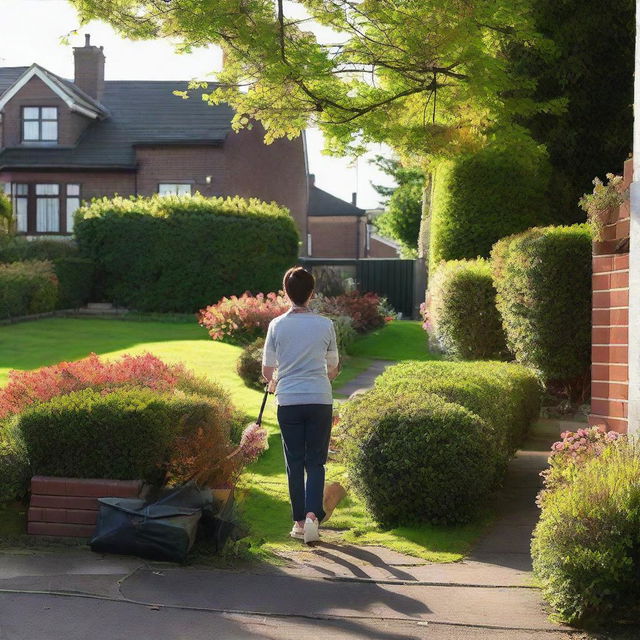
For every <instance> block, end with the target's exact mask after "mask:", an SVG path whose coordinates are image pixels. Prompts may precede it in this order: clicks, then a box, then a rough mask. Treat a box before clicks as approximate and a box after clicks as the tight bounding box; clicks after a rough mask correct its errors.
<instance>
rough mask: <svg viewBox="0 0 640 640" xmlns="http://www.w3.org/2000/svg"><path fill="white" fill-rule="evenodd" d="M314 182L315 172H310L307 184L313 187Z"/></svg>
mask: <svg viewBox="0 0 640 640" xmlns="http://www.w3.org/2000/svg"><path fill="white" fill-rule="evenodd" d="M315 184H316V174H315V173H310V174H309V186H311V187H313V186H315Z"/></svg>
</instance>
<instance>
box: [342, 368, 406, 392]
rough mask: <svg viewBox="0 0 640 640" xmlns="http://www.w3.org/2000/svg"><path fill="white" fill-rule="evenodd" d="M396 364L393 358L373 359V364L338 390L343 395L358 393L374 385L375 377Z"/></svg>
mask: <svg viewBox="0 0 640 640" xmlns="http://www.w3.org/2000/svg"><path fill="white" fill-rule="evenodd" d="M394 364H396V363H395V362H393V361H391V360H373V361H372V362H371V366H370V367H369V368H368V369H366V370H365V371H363V372H362V373H360V374H359V375H357V376H356V377H355V378H353V379H352V380H349V382H346V383H345V384H343V385H342V386H341V387H340V388H339V389H337V390H336V391H337V392H338V393H339V394H340V395H342V396H350V395H351V394H353V393H358V392H361V391H366V390H367V389H370V388H371V387H372V386H373V383H374V382H375V379H376V378H377V377H378V376H379V375H380V374H381V373H382V372H383V371H384V370H385V369H386V368H387V367H390V366H391V365H394Z"/></svg>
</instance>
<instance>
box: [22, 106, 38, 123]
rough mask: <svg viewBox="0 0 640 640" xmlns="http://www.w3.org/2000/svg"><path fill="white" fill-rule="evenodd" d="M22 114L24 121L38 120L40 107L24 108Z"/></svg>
mask: <svg viewBox="0 0 640 640" xmlns="http://www.w3.org/2000/svg"><path fill="white" fill-rule="evenodd" d="M22 113H23V114H24V119H25V120H38V118H40V107H25V108H24V111H23V112H22Z"/></svg>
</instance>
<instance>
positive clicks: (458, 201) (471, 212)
mask: <svg viewBox="0 0 640 640" xmlns="http://www.w3.org/2000/svg"><path fill="white" fill-rule="evenodd" d="M549 176H550V167H549V161H548V159H547V156H546V153H545V152H544V151H542V150H541V149H540V147H537V146H536V145H535V144H534V143H530V144H520V145H514V146H511V147H509V148H508V149H503V148H499V147H494V146H489V147H487V148H485V149H482V150H481V151H478V152H476V153H473V154H462V155H460V156H459V157H457V158H455V159H453V160H448V161H442V162H441V163H440V164H438V166H437V168H436V171H435V182H434V192H433V200H432V213H431V220H432V221H431V240H430V250H429V260H430V265H431V267H430V268H431V269H432V270H433V269H434V268H435V267H436V266H437V265H438V264H439V263H440V262H441V261H442V260H459V259H473V258H477V257H483V258H487V257H489V254H490V252H491V247H492V246H493V244H494V243H495V242H496V241H497V240H499V239H500V238H503V237H504V236H508V235H510V234H513V233H517V232H519V231H524V230H525V229H528V228H529V227H532V226H535V225H539V224H544V223H548V222H550V218H549V208H548V204H547V199H546V189H547V184H548V181H549Z"/></svg>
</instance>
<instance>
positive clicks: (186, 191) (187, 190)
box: [176, 184, 191, 196]
mask: <svg viewBox="0 0 640 640" xmlns="http://www.w3.org/2000/svg"><path fill="white" fill-rule="evenodd" d="M176 187H177V193H178V195H179V196H190V195H191V185H190V184H178V185H176Z"/></svg>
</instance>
